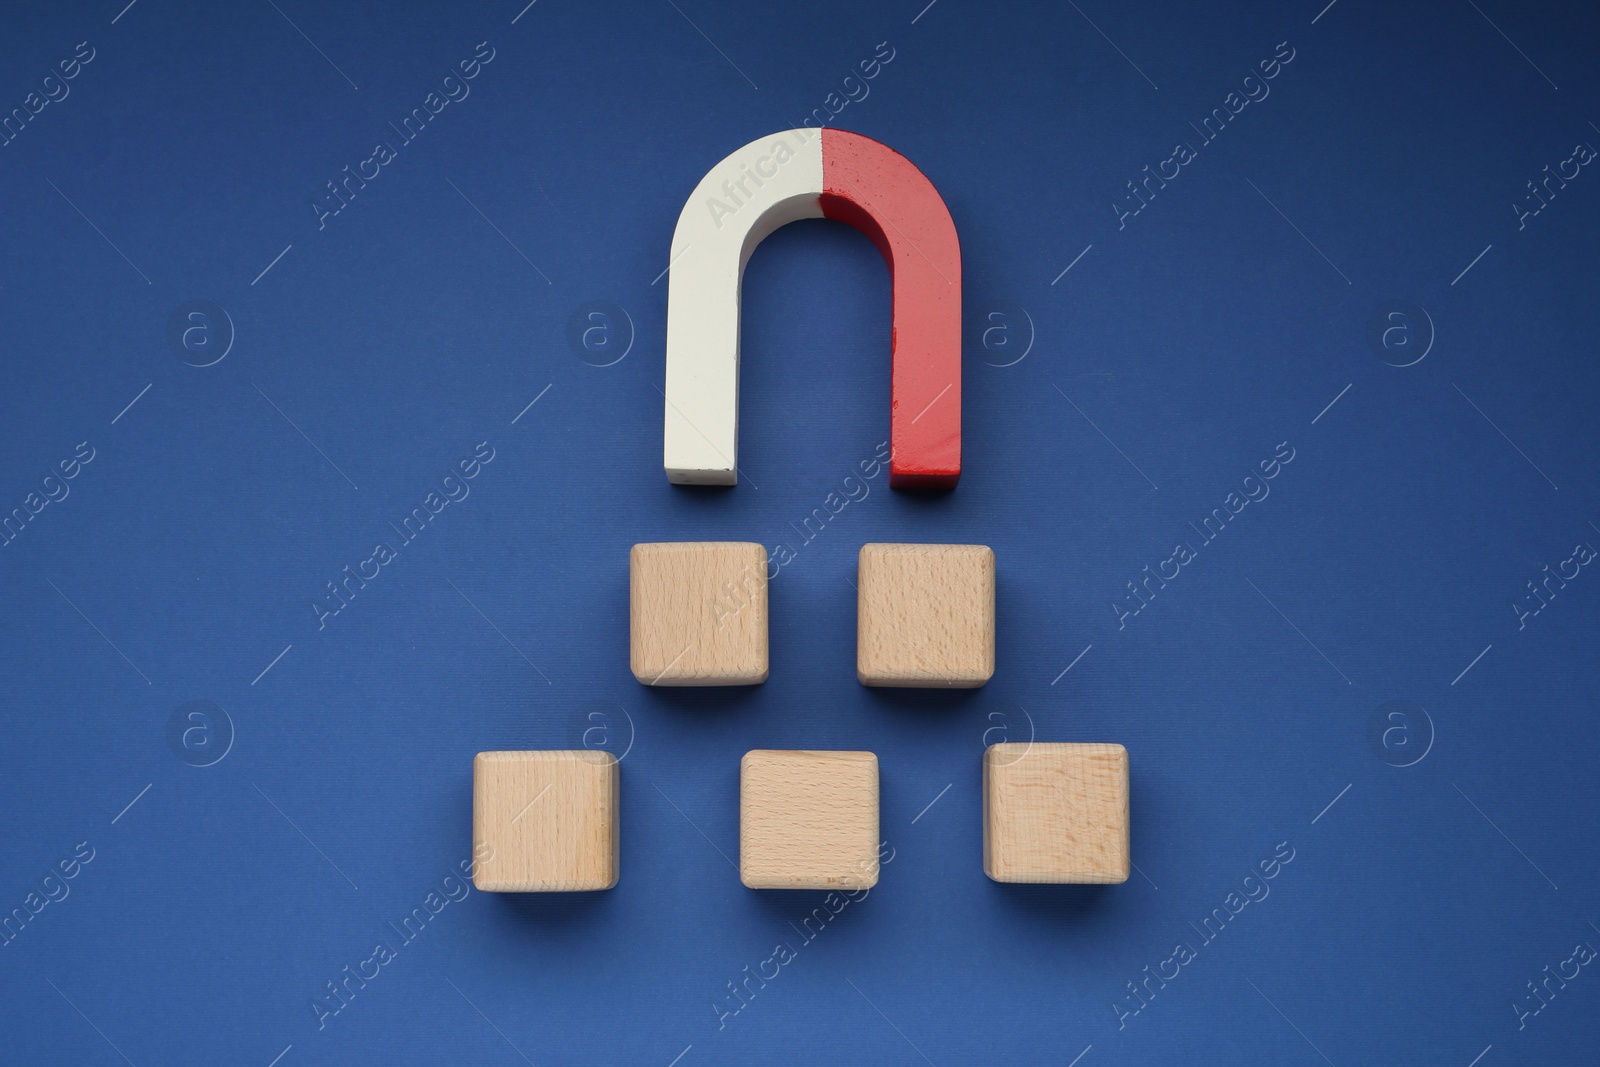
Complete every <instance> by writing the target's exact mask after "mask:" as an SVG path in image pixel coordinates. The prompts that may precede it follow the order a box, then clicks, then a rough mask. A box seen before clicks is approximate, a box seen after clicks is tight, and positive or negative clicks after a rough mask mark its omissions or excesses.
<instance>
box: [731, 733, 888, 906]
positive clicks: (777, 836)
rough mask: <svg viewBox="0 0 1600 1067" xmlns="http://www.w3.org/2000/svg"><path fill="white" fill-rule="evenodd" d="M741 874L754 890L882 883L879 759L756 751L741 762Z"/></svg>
mask: <svg viewBox="0 0 1600 1067" xmlns="http://www.w3.org/2000/svg"><path fill="white" fill-rule="evenodd" d="M739 880H740V881H742V882H744V884H745V885H747V886H749V887H750V888H751V889H867V888H870V887H872V886H875V885H877V884H878V757H877V756H875V755H873V754H872V753H871V752H805V751H793V752H784V751H775V750H772V749H756V750H754V751H751V752H746V753H745V755H744V759H743V760H742V761H741V762H740V764H739Z"/></svg>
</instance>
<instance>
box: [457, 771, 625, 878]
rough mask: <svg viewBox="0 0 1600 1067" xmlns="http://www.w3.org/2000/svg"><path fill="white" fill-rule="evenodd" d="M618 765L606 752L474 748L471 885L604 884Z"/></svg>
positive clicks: (609, 866)
mask: <svg viewBox="0 0 1600 1067" xmlns="http://www.w3.org/2000/svg"><path fill="white" fill-rule="evenodd" d="M621 777H622V776H621V768H620V765H619V764H618V763H617V759H616V757H615V756H613V755H612V754H611V753H609V752H593V751H588V750H584V749H580V750H577V751H573V752H480V753H478V756H477V758H476V759H474V760H473V761H472V849H473V856H474V857H478V856H480V855H481V856H483V857H484V858H482V859H480V860H479V861H478V863H477V866H476V868H475V870H474V872H473V876H472V884H473V885H475V886H477V887H478V888H479V889H483V890H486V891H488V892H491V893H552V892H573V891H576V890H585V889H610V888H611V887H612V886H614V885H616V884H617V877H618V866H617V861H618V832H617V825H618V820H617V813H618V810H619V806H620V799H621V797H620V788H621Z"/></svg>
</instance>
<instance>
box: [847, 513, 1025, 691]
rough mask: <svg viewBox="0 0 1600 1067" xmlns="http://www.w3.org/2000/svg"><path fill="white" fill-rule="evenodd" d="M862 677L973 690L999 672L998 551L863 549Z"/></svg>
mask: <svg viewBox="0 0 1600 1067" xmlns="http://www.w3.org/2000/svg"><path fill="white" fill-rule="evenodd" d="M857 579H858V581H857V586H856V588H857V590H858V592H857V600H856V677H857V678H858V679H860V681H861V684H862V685H874V686H907V687H915V688H939V687H950V688H956V689H973V688H976V687H978V686H980V685H983V684H984V683H985V682H987V681H988V680H989V679H990V678H991V677H993V676H994V613H995V609H994V588H995V563H994V551H993V550H992V549H990V548H988V547H987V546H984V545H894V544H869V545H863V546H862V547H861V556H860V562H859V564H858V567H857Z"/></svg>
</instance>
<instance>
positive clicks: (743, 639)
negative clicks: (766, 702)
mask: <svg viewBox="0 0 1600 1067" xmlns="http://www.w3.org/2000/svg"><path fill="white" fill-rule="evenodd" d="M628 571H629V602H630V612H629V629H630V641H629V645H630V649H629V652H630V656H629V659H630V661H631V666H632V667H633V676H634V677H635V678H637V679H639V681H641V682H643V683H644V684H645V685H756V684H757V683H760V682H764V681H766V680H767V550H766V549H765V548H764V547H762V546H761V545H758V544H750V543H746V542H739V541H678V542H666V543H661V544H646V545H634V546H633V552H632V553H631V554H630V556H629V566H628Z"/></svg>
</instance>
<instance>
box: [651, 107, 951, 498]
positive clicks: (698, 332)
mask: <svg viewBox="0 0 1600 1067" xmlns="http://www.w3.org/2000/svg"><path fill="white" fill-rule="evenodd" d="M808 218H830V219H838V220H839V221H840V222H847V223H849V224H850V225H851V226H854V227H855V228H856V229H858V230H860V231H861V232H862V233H864V234H866V235H867V237H868V238H870V239H871V240H872V243H873V244H875V245H876V246H877V247H878V251H879V252H881V253H882V254H883V258H884V260H885V261H886V262H887V263H888V265H889V275H890V279H891V283H892V290H893V301H894V308H893V324H894V325H893V332H892V334H891V341H890V352H891V356H890V359H891V368H892V369H891V372H890V373H891V386H890V397H891V399H890V430H889V443H890V460H889V484H890V485H892V486H894V487H895V488H897V489H918V488H925V489H953V488H954V487H955V484H956V481H957V480H958V479H959V478H960V477H961V247H960V244H959V243H958V242H957V240H956V228H955V224H954V223H953V222H952V221H951V219H950V211H949V209H948V208H946V207H945V203H944V200H943V198H941V197H940V196H939V193H938V190H936V189H934V187H933V183H932V182H930V181H928V179H927V177H926V176H925V175H924V174H923V173H922V172H921V171H920V170H918V169H917V168H916V167H915V166H914V165H913V164H912V163H911V161H910V160H908V159H906V158H905V157H904V156H902V155H901V154H900V153H898V152H896V151H894V149H892V148H889V147H888V146H887V145H884V144H880V143H879V142H877V141H874V140H872V139H871V138H870V137H863V136H861V135H860V134H856V133H849V132H847V131H844V130H833V129H822V130H813V129H798V130H790V131H786V132H783V133H776V134H772V135H771V136H768V137H763V138H761V139H759V140H756V141H751V142H750V143H749V144H747V145H745V146H744V147H743V148H741V149H739V150H738V151H736V152H734V153H733V154H731V155H729V156H728V157H727V158H726V159H724V160H722V162H720V163H718V164H717V165H716V166H715V167H712V168H711V170H710V171H709V172H708V173H707V174H706V176H705V177H704V178H702V179H700V183H699V184H698V185H697V186H695V190H694V192H693V193H692V194H691V195H690V196H689V200H688V203H686V204H685V205H684V207H683V211H682V213H681V214H680V215H679V216H678V225H677V228H676V229H675V230H674V231H673V234H672V255H671V258H670V259H669V261H668V263H669V270H670V275H671V277H670V281H669V283H668V294H667V382H666V390H665V398H666V405H665V422H664V426H665V432H664V434H663V464H664V466H665V468H666V472H667V480H668V481H671V482H678V483H685V484H694V485H732V484H734V483H735V481H737V479H738V437H739V332H740V331H739V304H740V292H739V291H740V285H741V283H742V281H743V278H744V267H745V264H746V263H748V262H749V261H750V255H751V253H752V252H754V251H755V248H756V246H757V245H759V244H760V243H761V242H762V240H763V239H765V238H766V236H767V235H768V234H770V233H772V232H773V231H774V230H776V229H778V228H779V227H780V226H783V225H784V224H785V223H790V222H794V221H795V220H796V219H808Z"/></svg>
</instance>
